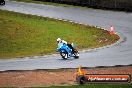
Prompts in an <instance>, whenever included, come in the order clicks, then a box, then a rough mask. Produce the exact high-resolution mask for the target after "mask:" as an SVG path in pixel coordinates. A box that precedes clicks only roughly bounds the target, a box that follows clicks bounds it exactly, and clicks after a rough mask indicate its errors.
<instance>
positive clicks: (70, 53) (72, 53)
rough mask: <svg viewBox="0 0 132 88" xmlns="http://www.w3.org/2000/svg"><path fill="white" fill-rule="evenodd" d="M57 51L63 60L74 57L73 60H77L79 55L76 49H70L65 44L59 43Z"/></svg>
mask: <svg viewBox="0 0 132 88" xmlns="http://www.w3.org/2000/svg"><path fill="white" fill-rule="evenodd" d="M57 50H58V51H59V52H60V55H61V57H62V58H63V59H67V58H70V57H74V58H75V59H78V58H79V53H78V51H77V50H76V49H74V50H73V49H71V48H70V47H68V46H67V44H65V43H60V44H59V46H58V48H57Z"/></svg>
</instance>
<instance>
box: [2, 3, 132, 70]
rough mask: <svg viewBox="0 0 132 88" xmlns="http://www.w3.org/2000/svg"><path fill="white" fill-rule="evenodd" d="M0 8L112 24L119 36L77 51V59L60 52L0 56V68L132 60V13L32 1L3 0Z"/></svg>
mask: <svg viewBox="0 0 132 88" xmlns="http://www.w3.org/2000/svg"><path fill="white" fill-rule="evenodd" d="M0 9H3V10H9V11H14V12H20V13H25V14H33V15H39V16H46V17H53V18H60V19H66V20H71V21H74V22H80V23H84V24H90V25H95V26H99V27H103V28H105V29H108V28H109V27H110V25H113V26H114V27H115V29H116V32H117V33H118V34H119V35H120V37H121V39H120V40H119V41H118V42H117V43H115V44H113V45H110V46H105V47H101V48H97V49H91V50H88V51H84V52H83V51H82V52H80V59H73V58H70V59H68V60H62V58H61V57H60V55H47V56H34V57H25V58H15V59H11V60H2V59H1V60H0V71H5V70H33V69H58V68H77V67H78V66H79V65H82V66H83V67H96V66H114V65H130V64H132V13H126V12H119V11H105V10H95V9H89V8H74V7H60V6H50V5H42V4H33V3H30V4H29V3H22V2H11V1H6V5H5V6H0Z"/></svg>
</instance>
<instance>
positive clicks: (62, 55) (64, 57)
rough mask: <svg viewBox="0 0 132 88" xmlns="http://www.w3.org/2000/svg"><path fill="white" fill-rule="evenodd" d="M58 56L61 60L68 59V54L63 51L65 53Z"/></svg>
mask: <svg viewBox="0 0 132 88" xmlns="http://www.w3.org/2000/svg"><path fill="white" fill-rule="evenodd" d="M60 55H61V57H62V58H63V59H67V58H68V53H67V52H66V51H65V52H60Z"/></svg>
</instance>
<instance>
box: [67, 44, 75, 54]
mask: <svg viewBox="0 0 132 88" xmlns="http://www.w3.org/2000/svg"><path fill="white" fill-rule="evenodd" d="M67 46H68V47H69V48H71V49H72V52H73V53H74V48H73V47H72V45H71V44H67Z"/></svg>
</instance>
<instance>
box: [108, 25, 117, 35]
mask: <svg viewBox="0 0 132 88" xmlns="http://www.w3.org/2000/svg"><path fill="white" fill-rule="evenodd" d="M109 33H110V34H111V35H113V34H116V33H115V29H114V27H113V26H111V27H110V31H109Z"/></svg>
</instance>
